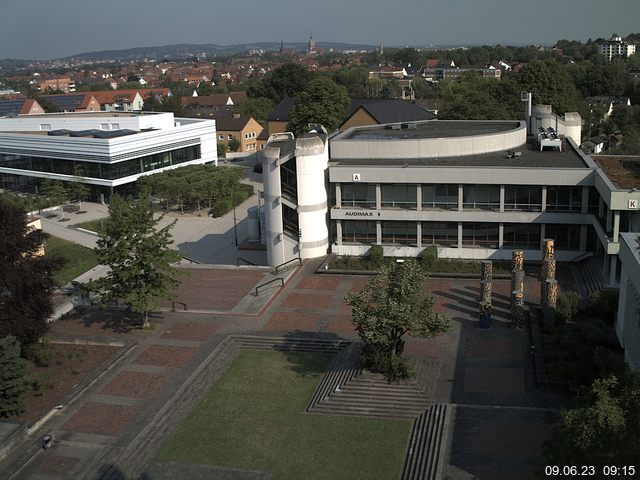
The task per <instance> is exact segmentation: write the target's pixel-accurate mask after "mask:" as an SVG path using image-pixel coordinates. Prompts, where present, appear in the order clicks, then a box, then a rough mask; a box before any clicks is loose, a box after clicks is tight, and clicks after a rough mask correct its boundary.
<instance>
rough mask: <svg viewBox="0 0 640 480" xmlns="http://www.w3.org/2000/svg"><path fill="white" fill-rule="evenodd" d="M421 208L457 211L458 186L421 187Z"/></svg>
mask: <svg viewBox="0 0 640 480" xmlns="http://www.w3.org/2000/svg"><path fill="white" fill-rule="evenodd" d="M422 208H441V209H446V210H457V209H458V185H451V184H448V185H422Z"/></svg>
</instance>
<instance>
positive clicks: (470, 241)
mask: <svg viewBox="0 0 640 480" xmlns="http://www.w3.org/2000/svg"><path fill="white" fill-rule="evenodd" d="M498 237H499V225H498V224H497V223H463V224H462V246H463V247H484V248H498Z"/></svg>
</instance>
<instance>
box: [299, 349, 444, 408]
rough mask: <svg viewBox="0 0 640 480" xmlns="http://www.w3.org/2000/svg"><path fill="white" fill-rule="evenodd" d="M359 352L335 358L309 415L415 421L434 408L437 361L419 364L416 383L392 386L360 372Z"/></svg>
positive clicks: (381, 379) (375, 374) (380, 379)
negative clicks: (354, 416)
mask: <svg viewBox="0 0 640 480" xmlns="http://www.w3.org/2000/svg"><path fill="white" fill-rule="evenodd" d="M359 349H360V346H359V345H352V346H350V347H349V348H347V349H344V350H343V351H342V352H340V354H338V355H337V356H336V357H335V359H334V361H333V362H332V363H331V365H330V366H329V368H328V369H327V372H326V373H325V376H324V378H323V379H322V381H321V382H320V385H319V386H318V388H317V389H316V392H315V393H314V395H313V397H312V399H311V401H310V402H309V405H308V406H307V412H309V413H322V414H332V415H362V416H369V417H391V418H415V417H416V416H418V415H421V414H422V413H423V412H424V411H425V409H426V408H428V407H429V406H430V405H431V403H432V402H431V399H432V398H433V385H434V384H435V380H436V379H437V375H438V370H439V364H438V363H437V362H436V361H428V360H424V361H421V362H417V363H416V364H415V366H416V377H415V381H414V382H411V383H389V382H387V380H386V379H385V378H384V376H383V375H381V374H378V373H372V372H369V371H366V370H362V369H361V368H360V365H359V360H358V358H359Z"/></svg>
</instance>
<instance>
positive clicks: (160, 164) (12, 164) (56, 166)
mask: <svg viewBox="0 0 640 480" xmlns="http://www.w3.org/2000/svg"><path fill="white" fill-rule="evenodd" d="M198 158H200V145H194V146H191V147H183V148H178V149H176V150H171V151H168V152H162V153H156V154H153V155H146V156H144V157H139V158H133V159H131V160H125V161H124V162H118V163H97V162H83V161H76V160H62V159H58V158H46V157H33V156H26V155H12V154H6V153H0V167H6V168H15V169H18V170H30V171H34V172H48V173H59V174H62V175H74V174H75V171H76V170H75V169H76V167H78V166H79V167H81V169H82V172H83V176H85V177H88V178H101V179H106V180H115V179H117V178H123V177H129V176H131V175H137V174H139V173H143V172H149V171H151V170H157V169H159V168H164V167H169V166H171V165H178V164H180V163H184V162H189V161H191V160H197V159H198Z"/></svg>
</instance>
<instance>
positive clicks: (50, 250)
mask: <svg viewBox="0 0 640 480" xmlns="http://www.w3.org/2000/svg"><path fill="white" fill-rule="evenodd" d="M45 255H59V256H61V257H62V258H64V259H65V260H66V263H65V264H64V266H63V267H62V268H61V269H60V270H58V271H57V272H55V273H54V274H53V277H54V278H55V279H56V281H57V282H58V284H60V285H64V284H66V283H68V282H70V281H71V280H73V279H74V278H76V277H77V276H79V275H82V274H83V273H84V272H86V271H87V270H91V269H92V268H93V267H95V266H96V265H98V259H97V258H96V253H95V252H94V251H93V250H92V249H90V248H87V247H83V246H82V245H78V244H77V243H73V242H69V241H67V240H63V239H61V238H58V237H54V236H50V237H49V238H48V239H47V244H46V246H45Z"/></svg>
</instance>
